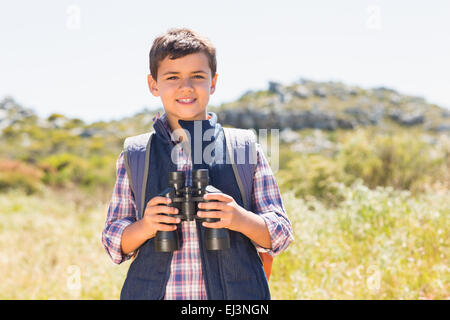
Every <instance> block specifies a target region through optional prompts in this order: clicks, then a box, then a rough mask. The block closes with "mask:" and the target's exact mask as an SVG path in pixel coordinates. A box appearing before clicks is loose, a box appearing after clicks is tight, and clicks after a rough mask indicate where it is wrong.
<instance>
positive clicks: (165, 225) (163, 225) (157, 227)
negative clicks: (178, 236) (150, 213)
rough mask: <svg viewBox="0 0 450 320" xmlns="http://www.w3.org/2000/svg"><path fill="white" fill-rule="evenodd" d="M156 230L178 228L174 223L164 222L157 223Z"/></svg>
mask: <svg viewBox="0 0 450 320" xmlns="http://www.w3.org/2000/svg"><path fill="white" fill-rule="evenodd" d="M155 228H156V230H158V231H174V230H177V226H176V225H174V224H164V223H157V224H156V225H155Z"/></svg>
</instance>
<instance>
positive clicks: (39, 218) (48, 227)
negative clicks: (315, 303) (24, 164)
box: [0, 182, 450, 299]
mask: <svg viewBox="0 0 450 320" xmlns="http://www.w3.org/2000/svg"><path fill="white" fill-rule="evenodd" d="M340 188H342V190H341V192H342V193H343V194H345V200H344V201H343V202H342V203H341V204H340V206H338V207H336V208H334V209H327V208H325V207H323V206H322V205H321V203H320V202H317V201H315V200H312V199H309V200H305V199H299V198H295V197H294V195H293V194H289V193H283V199H284V203H285V206H286V209H287V210H288V214H289V217H290V219H291V221H292V224H293V227H294V233H295V241H294V243H292V244H291V246H290V247H289V248H288V250H287V251H285V252H284V253H282V254H281V255H280V256H278V257H276V259H275V262H274V267H273V271H272V277H271V279H270V287H271V292H272V296H273V298H274V299H449V298H450V287H449V280H450V277H449V276H450V273H449V265H450V264H449V239H450V236H449V231H450V222H449V221H450V219H449V213H450V194H449V193H448V192H442V193H440V194H439V193H432V194H431V193H430V194H421V195H417V196H412V195H411V194H410V193H409V192H408V191H395V190H393V189H392V188H389V187H388V188H377V189H375V190H370V189H368V188H366V187H365V186H364V185H363V184H362V183H361V182H357V183H355V184H353V185H352V186H351V187H345V186H344V185H341V186H340ZM93 198H94V197H92V195H91V196H83V195H82V194H79V193H76V192H71V193H69V192H64V193H62V192H55V191H48V190H44V191H43V193H42V194H34V195H31V196H26V195H25V194H23V193H21V192H18V191H10V192H8V193H2V194H0V218H1V219H0V252H1V255H0V270H1V276H0V299H118V298H119V294H120V289H121V286H122V283H123V280H124V278H125V275H126V272H127V269H128V267H129V264H130V262H129V261H128V262H125V263H123V264H121V265H115V264H113V263H112V262H111V260H110V259H109V257H108V256H107V254H106V252H105V250H104V248H103V246H102V244H101V232H102V229H103V225H104V221H105V215H106V209H107V203H105V202H104V201H103V202H101V201H98V200H97V201H96V200H94V199H93Z"/></svg>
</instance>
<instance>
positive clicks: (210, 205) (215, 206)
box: [198, 201, 229, 211]
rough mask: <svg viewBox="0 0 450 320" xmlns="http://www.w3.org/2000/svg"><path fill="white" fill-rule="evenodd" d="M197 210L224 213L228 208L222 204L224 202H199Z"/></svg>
mask: <svg viewBox="0 0 450 320" xmlns="http://www.w3.org/2000/svg"><path fill="white" fill-rule="evenodd" d="M198 208H199V209H204V210H222V211H226V210H227V209H228V208H229V207H228V204H226V203H224V202H215V201H214V202H200V203H199V204H198Z"/></svg>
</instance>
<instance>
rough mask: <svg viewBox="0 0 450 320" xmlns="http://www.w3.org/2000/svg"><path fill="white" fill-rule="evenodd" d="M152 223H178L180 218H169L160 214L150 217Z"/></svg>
mask: <svg viewBox="0 0 450 320" xmlns="http://www.w3.org/2000/svg"><path fill="white" fill-rule="evenodd" d="M152 221H154V222H157V223H179V222H180V221H181V220H180V218H175V217H169V216H165V215H162V214H157V215H154V216H153V217H152Z"/></svg>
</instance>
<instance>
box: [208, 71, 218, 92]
mask: <svg viewBox="0 0 450 320" xmlns="http://www.w3.org/2000/svg"><path fill="white" fill-rule="evenodd" d="M217 76H218V74H217V72H216V74H215V75H214V78H213V79H212V80H211V88H210V89H209V94H213V93H214V91H216V83H217Z"/></svg>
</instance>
